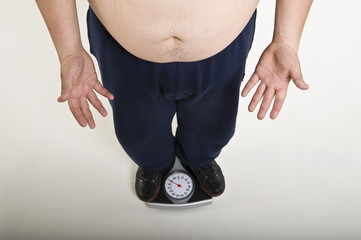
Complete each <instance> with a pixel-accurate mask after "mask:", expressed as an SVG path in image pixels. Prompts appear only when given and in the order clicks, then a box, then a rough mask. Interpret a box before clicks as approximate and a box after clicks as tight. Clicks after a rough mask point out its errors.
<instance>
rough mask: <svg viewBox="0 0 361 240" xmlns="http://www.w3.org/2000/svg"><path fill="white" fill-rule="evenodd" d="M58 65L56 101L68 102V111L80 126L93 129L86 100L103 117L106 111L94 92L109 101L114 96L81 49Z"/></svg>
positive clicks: (92, 120)
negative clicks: (58, 95)
mask: <svg viewBox="0 0 361 240" xmlns="http://www.w3.org/2000/svg"><path fill="white" fill-rule="evenodd" d="M60 65H61V71H60V72H61V74H60V77H61V95H60V97H59V98H58V101H59V102H65V101H68V105H69V108H70V111H71V112H72V113H73V115H74V117H75V119H76V120H77V121H78V123H79V124H80V126H82V127H86V126H87V124H88V125H89V127H90V128H91V129H93V128H95V122H94V119H93V115H92V113H91V111H90V109H89V104H88V101H87V100H89V102H90V103H91V104H92V105H93V106H94V107H95V108H96V109H97V110H98V112H99V113H100V114H101V115H102V116H104V117H105V116H106V115H107V111H106V110H105V108H104V106H103V104H102V103H101V102H100V100H99V99H98V97H97V95H96V94H95V92H94V90H95V91H96V92H98V93H99V94H101V95H102V96H104V97H106V98H108V99H110V100H113V99H114V96H113V95H112V94H111V93H110V92H109V91H108V90H107V89H105V88H104V87H103V86H102V84H101V83H100V81H99V80H98V78H97V74H96V72H95V68H94V63H93V60H92V59H91V57H90V55H89V54H88V53H87V52H86V51H85V50H84V49H83V48H82V49H80V50H79V51H76V52H74V53H72V54H69V55H67V56H66V57H64V58H62V59H60Z"/></svg>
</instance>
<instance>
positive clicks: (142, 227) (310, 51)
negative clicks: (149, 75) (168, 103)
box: [0, 0, 361, 240]
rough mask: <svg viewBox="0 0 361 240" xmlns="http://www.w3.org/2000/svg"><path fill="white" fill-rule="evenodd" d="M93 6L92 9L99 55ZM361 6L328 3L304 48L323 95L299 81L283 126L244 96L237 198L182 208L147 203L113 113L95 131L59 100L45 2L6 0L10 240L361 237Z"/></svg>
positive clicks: (2, 232) (230, 191) (229, 158)
mask: <svg viewBox="0 0 361 240" xmlns="http://www.w3.org/2000/svg"><path fill="white" fill-rule="evenodd" d="M274 2H275V1H270V0H267V1H266V0H265V1H262V2H261V3H260V5H259V7H258V19H257V27H256V28H257V29H256V36H255V41H254V44H253V48H252V50H251V52H250V55H249V61H248V63H247V72H246V79H245V81H247V80H248V78H249V77H250V75H251V73H252V72H253V69H254V67H255V65H256V63H257V61H258V58H259V56H260V54H261V53H262V51H263V49H264V48H265V47H266V46H267V44H268V43H269V41H270V40H271V37H272V30H273V16H274ZM87 7H88V3H87V2H86V1H78V11H79V18H80V25H81V31H82V39H83V43H84V46H85V48H86V49H88V47H89V44H88V39H87V35H86V34H87V32H86V23H85V14H86V11H87ZM360 9H361V2H360V1H356V0H353V1H352V0H349V1H336V0H319V1H315V2H314V4H313V6H312V8H311V11H310V14H309V18H308V20H307V23H306V26H305V29H304V34H303V37H302V41H301V45H300V49H299V56H300V61H301V64H302V69H303V75H304V78H305V80H306V82H308V83H309V84H310V89H309V90H307V91H302V90H299V89H297V88H296V86H295V85H294V84H293V83H291V84H290V87H289V91H288V95H287V99H286V102H285V104H284V106H283V109H282V111H281V113H280V115H279V116H278V118H277V119H276V120H270V118H269V112H268V114H267V117H266V119H264V120H262V121H260V120H258V119H257V118H256V113H255V112H254V113H249V112H248V111H247V106H248V103H249V101H250V99H251V96H252V95H253V94H250V95H249V96H247V97H246V98H241V99H240V106H239V114H238V120H237V130H236V133H235V135H234V137H233V138H232V140H231V141H230V143H229V144H228V145H227V146H226V147H225V148H224V149H223V151H222V153H221V155H220V156H219V158H218V160H217V161H218V163H219V164H220V165H221V166H222V169H223V172H224V174H225V177H226V183H227V188H226V191H225V193H224V194H223V195H222V196H221V197H218V198H215V199H214V202H213V204H212V205H210V206H206V207H202V208H197V209H190V210H183V211H169V210H156V209H149V208H147V207H146V206H145V204H144V203H143V202H141V201H139V200H138V198H137V197H136V194H135V192H134V187H133V186H134V174H135V171H136V169H137V166H136V165H135V164H134V163H133V162H132V161H131V160H130V158H129V157H128V156H127V155H126V154H125V152H124V151H123V149H122V148H121V147H120V145H119V143H118V142H117V139H116V137H115V134H114V129H113V122H112V115H111V114H109V116H108V117H106V118H103V117H101V116H100V115H99V114H98V113H96V112H95V111H93V112H94V116H95V120H96V124H97V127H96V128H95V129H94V130H90V129H89V128H81V127H79V125H78V124H77V123H76V121H75V120H74V118H73V117H72V115H71V112H70V111H69V109H68V106H67V104H66V103H63V104H60V103H58V102H57V101H56V98H57V97H58V96H59V94H60V73H59V63H58V59H57V55H56V52H55V48H54V46H53V43H52V42H51V38H50V35H49V33H48V31H47V29H46V26H45V23H44V22H43V19H42V17H41V15H40V12H39V10H38V8H37V6H36V4H35V1H1V2H0V29H1V34H0V54H1V55H0V69H1V70H0V79H1V87H0V109H1V118H0V121H1V122H0V123H1V124H0V136H1V137H0V148H1V151H0V239H1V240H3V239H9V238H10V237H13V238H12V239H16V240H18V239H27V240H28V239H74V238H76V237H77V238H78V239H171V238H172V239H246V240H251V239H252V240H256V239H257V240H272V239H275V240H281V239H287V240H294V239H302V240H307V239H310V240H311V239H320V240H321V239H322V240H325V239H327V240H331V239H335V240H336V239H337V240H339V239H343V240H353V239H361V230H360V223H361V174H360V173H361V149H360V147H361V146H360V142H361V125H360V123H361V96H360V89H361V79H360V77H359V76H360V75H359V72H360V68H361V61H360V56H361V47H360V43H361V26H360V25H361V14H360ZM98 75H100V74H99V72H98ZM244 84H245V82H244V83H242V88H243V87H244ZM253 92H254V91H253ZM253 92H252V93H253ZM102 101H103V103H104V104H105V106H106V108H107V109H108V112H109V113H111V109H110V105H109V103H108V102H107V101H106V100H105V99H102ZM257 110H258V109H257Z"/></svg>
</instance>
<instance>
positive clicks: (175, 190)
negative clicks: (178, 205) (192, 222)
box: [164, 170, 195, 200]
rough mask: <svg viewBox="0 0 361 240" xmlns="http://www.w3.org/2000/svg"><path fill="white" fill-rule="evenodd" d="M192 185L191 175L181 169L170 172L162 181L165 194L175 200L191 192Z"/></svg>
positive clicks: (185, 196)
mask: <svg viewBox="0 0 361 240" xmlns="http://www.w3.org/2000/svg"><path fill="white" fill-rule="evenodd" d="M194 187H195V186H194V181H193V178H192V176H191V175H189V173H188V172H186V171H183V170H178V171H173V172H170V173H169V174H168V176H167V178H166V179H165V182H164V189H165V192H166V194H167V195H168V196H169V197H170V198H173V199H177V200H181V199H184V198H187V197H188V196H189V195H190V194H191V193H193V191H194Z"/></svg>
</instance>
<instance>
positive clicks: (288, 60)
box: [241, 42, 309, 120]
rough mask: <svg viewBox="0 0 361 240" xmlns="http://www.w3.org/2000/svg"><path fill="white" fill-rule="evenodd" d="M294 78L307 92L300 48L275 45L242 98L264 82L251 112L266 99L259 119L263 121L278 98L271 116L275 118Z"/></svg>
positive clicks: (252, 78)
mask: <svg viewBox="0 0 361 240" xmlns="http://www.w3.org/2000/svg"><path fill="white" fill-rule="evenodd" d="M291 79H292V80H293V82H294V83H295V85H296V86H297V87H298V88H299V89H302V90H307V89H308V88H309V85H308V84H306V83H305V81H304V80H303V77H302V72H301V66H300V63H299V60H298V56H297V49H296V48H293V47H291V46H289V45H287V44H284V43H279V42H272V43H271V44H270V45H269V46H268V47H267V48H266V50H265V51H264V52H263V54H262V56H261V58H260V60H259V62H258V64H257V67H256V70H255V72H254V73H253V75H252V77H251V78H250V80H249V81H248V82H247V84H246V86H245V87H244V89H243V91H242V93H241V95H242V97H245V96H247V94H248V93H249V91H250V90H251V89H252V88H253V87H254V86H255V85H256V83H257V82H258V81H259V80H261V83H260V84H259V86H258V88H257V90H256V92H255V94H254V95H253V98H252V100H251V102H250V104H249V107H248V110H249V111H250V112H253V111H254V109H255V108H256V106H257V104H258V103H259V102H260V100H261V98H262V97H263V100H262V104H261V107H260V109H259V112H258V115H257V118H258V119H260V120H262V119H263V118H264V117H265V115H266V112H267V110H268V108H269V107H270V105H271V102H272V100H273V97H275V100H274V104H273V108H272V111H271V114H270V118H271V119H275V118H276V117H277V115H278V114H279V112H280V110H281V108H282V105H283V102H284V101H285V98H286V93H287V88H288V84H289V82H290V81H291Z"/></svg>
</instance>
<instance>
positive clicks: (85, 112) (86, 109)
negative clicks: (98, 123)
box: [79, 98, 95, 129]
mask: <svg viewBox="0 0 361 240" xmlns="http://www.w3.org/2000/svg"><path fill="white" fill-rule="evenodd" d="M79 101H80V109H81V112H82V113H83V116H84V117H85V119H86V121H87V122H88V124H89V127H90V128H91V129H93V128H95V122H94V119H93V115H92V113H91V112H90V109H89V104H88V101H87V99H86V98H80V100H79Z"/></svg>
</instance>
